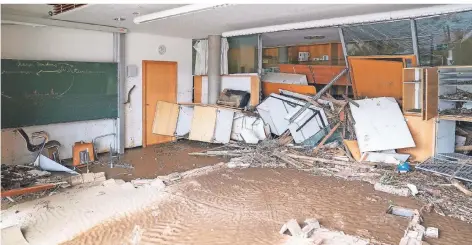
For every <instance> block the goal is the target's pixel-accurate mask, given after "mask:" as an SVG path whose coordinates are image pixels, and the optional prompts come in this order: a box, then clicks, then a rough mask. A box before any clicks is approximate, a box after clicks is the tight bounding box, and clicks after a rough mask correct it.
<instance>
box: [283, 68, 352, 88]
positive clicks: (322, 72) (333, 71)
mask: <svg viewBox="0 0 472 245" xmlns="http://www.w3.org/2000/svg"><path fill="white" fill-rule="evenodd" d="M345 68H346V67H345V66H326V65H313V66H311V69H312V70H311V71H313V74H314V77H315V81H313V75H312V72H311V71H310V68H309V67H308V65H293V64H279V69H280V72H282V73H296V74H304V75H306V78H307V80H308V83H315V84H328V83H329V82H330V81H331V80H332V79H333V78H334V77H335V76H336V75H338V74H339V73H340V72H341V71H342V70H344V69H345ZM334 85H350V84H349V83H348V79H347V75H344V76H342V77H341V78H339V80H338V81H336V83H335V84H334Z"/></svg>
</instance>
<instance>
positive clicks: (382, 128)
mask: <svg viewBox="0 0 472 245" xmlns="http://www.w3.org/2000/svg"><path fill="white" fill-rule="evenodd" d="M355 102H357V103H358V104H359V107H357V106H354V105H351V106H350V108H351V113H352V117H353V118H354V121H355V122H356V124H355V125H354V129H355V131H356V136H357V143H358V144H359V150H360V151H361V152H362V153H363V152H371V151H382V150H390V149H401V148H407V147H415V146H416V145H415V142H414V141H413V137H412V136H411V133H410V130H409V129H408V126H407V124H406V122H405V118H404V117H403V114H402V112H401V110H400V107H399V106H398V103H397V101H396V100H395V99H394V98H391V97H380V98H373V99H364V100H356V101H355Z"/></svg>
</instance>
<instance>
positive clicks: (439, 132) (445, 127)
mask: <svg viewBox="0 0 472 245" xmlns="http://www.w3.org/2000/svg"><path fill="white" fill-rule="evenodd" d="M455 141H456V121H448V120H438V122H437V123H436V151H435V154H438V153H453V152H454V150H455V149H454V148H455V147H454V146H455Z"/></svg>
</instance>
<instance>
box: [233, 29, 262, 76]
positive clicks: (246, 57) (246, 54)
mask: <svg viewBox="0 0 472 245" xmlns="http://www.w3.org/2000/svg"><path fill="white" fill-rule="evenodd" d="M228 43H229V50H228V71H229V74H234V73H257V63H258V62H257V43H258V35H249V36H238V37H228Z"/></svg>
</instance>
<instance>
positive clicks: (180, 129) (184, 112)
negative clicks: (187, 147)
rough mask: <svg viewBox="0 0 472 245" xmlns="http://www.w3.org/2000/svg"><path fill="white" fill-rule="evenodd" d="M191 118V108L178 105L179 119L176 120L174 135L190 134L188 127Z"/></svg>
mask: <svg viewBox="0 0 472 245" xmlns="http://www.w3.org/2000/svg"><path fill="white" fill-rule="evenodd" d="M192 117H193V106H184V105H180V110H179V117H178V119H177V128H176V129H175V135H177V136H184V135H186V134H188V133H190V127H191V125H192Z"/></svg>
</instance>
